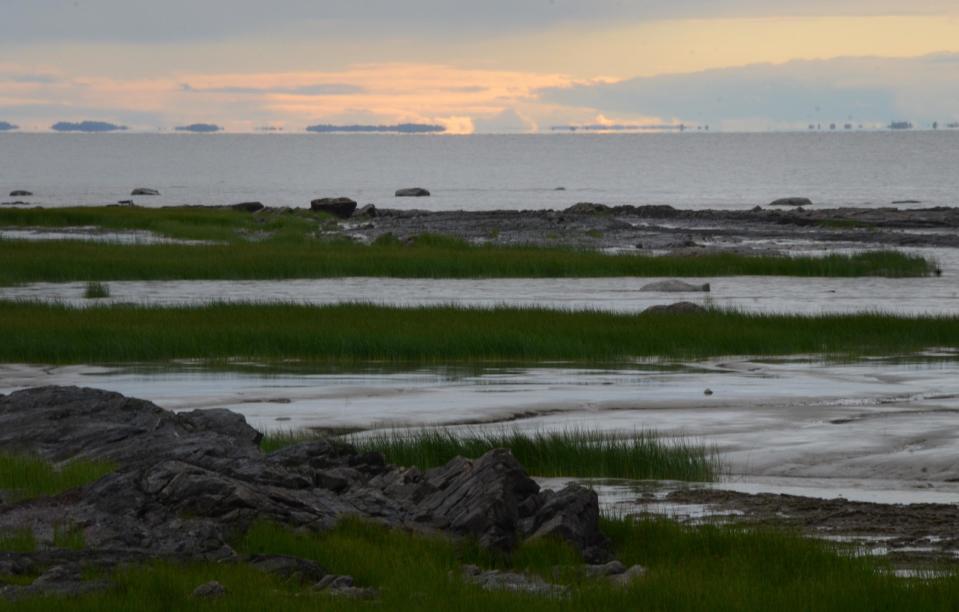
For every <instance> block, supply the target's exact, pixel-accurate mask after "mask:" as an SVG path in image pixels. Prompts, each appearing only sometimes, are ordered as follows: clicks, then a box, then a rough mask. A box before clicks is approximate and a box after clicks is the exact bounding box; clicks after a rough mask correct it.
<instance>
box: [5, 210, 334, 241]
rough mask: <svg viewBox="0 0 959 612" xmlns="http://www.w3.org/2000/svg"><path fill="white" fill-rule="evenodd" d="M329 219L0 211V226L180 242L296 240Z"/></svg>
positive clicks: (299, 213) (302, 213) (303, 214)
mask: <svg viewBox="0 0 959 612" xmlns="http://www.w3.org/2000/svg"><path fill="white" fill-rule="evenodd" d="M328 222H329V217H328V216H327V215H325V214H317V213H312V212H310V211H307V210H296V211H291V212H290V213H287V214H276V215H262V216H261V215H251V214H250V213H246V212H239V211H235V210H230V209H219V208H211V207H186V206H181V207H166V208H129V207H124V206H111V207H107V206H81V207H69V208H20V209H16V208H11V209H0V227H39V228H64V227H91V226H92V227H97V228H100V229H104V230H112V231H122V230H144V231H150V232H154V233H156V234H159V235H161V236H165V237H168V238H177V239H183V240H221V241H237V240H242V239H243V237H244V236H245V235H248V234H249V233H250V232H254V231H256V232H269V233H272V234H274V235H275V236H277V237H281V238H284V239H295V238H300V237H303V236H305V235H307V234H308V233H310V232H312V231H314V230H315V229H317V228H318V227H322V226H326V225H327V224H328Z"/></svg>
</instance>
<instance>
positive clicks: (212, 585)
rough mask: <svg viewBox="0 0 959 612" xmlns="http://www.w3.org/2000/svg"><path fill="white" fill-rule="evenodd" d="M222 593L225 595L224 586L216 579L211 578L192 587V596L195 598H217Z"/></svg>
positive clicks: (221, 595)
mask: <svg viewBox="0 0 959 612" xmlns="http://www.w3.org/2000/svg"><path fill="white" fill-rule="evenodd" d="M224 595H226V587H225V586H223V585H222V584H220V583H219V582H217V581H216V580H211V581H210V582H207V583H206V584H201V585H200V586H198V587H197V588H195V589H193V597H195V598H196V599H219V598H220V597H223V596H224Z"/></svg>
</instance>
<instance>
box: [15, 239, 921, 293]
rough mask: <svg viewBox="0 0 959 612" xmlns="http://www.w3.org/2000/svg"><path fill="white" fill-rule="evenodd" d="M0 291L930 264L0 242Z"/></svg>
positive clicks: (818, 271)
mask: <svg viewBox="0 0 959 612" xmlns="http://www.w3.org/2000/svg"><path fill="white" fill-rule="evenodd" d="M0 261H3V265H2V266H0V285H11V284H17V283H27V282H41V281H42V282H67V281H115V280H182V279H198V280H255V279H289V278H342V277H395V278H585V277H650V276H655V277H666V276H669V277H689V276H694V277H707V276H740V275H751V276H765V275H779V276H805V277H810V276H816V277H856V276H889V277H907V276H927V275H930V274H932V273H933V272H934V271H935V269H936V266H935V264H934V263H933V262H930V261H928V260H926V259H924V258H922V257H920V256H916V255H908V254H904V253H900V252H896V251H873V252H868V253H859V254H852V255H847V254H832V255H827V256H823V257H787V256H747V255H738V254H732V253H730V254H707V255H698V256H668V255H663V256H651V255H644V254H623V255H608V254H604V253H600V252H597V251H591V250H575V249H572V248H553V247H533V246H495V245H482V246H470V245H467V244H465V243H463V242H462V241H459V240H456V239H450V238H442V237H436V236H425V237H420V238H419V239H417V240H413V241H412V243H410V244H407V243H403V242H400V241H397V240H395V239H393V240H381V241H377V244H374V245H371V246H364V245H359V244H355V243H352V242H349V241H346V240H333V239H326V240H318V239H312V238H311V239H297V240H284V239H274V240H266V241H262V242H243V243H229V244H214V245H181V244H154V245H122V244H106V243H93V242H84V241H58V242H57V243H56V244H50V243H48V242H42V241H29V240H4V241H0Z"/></svg>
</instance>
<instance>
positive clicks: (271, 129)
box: [256, 125, 283, 132]
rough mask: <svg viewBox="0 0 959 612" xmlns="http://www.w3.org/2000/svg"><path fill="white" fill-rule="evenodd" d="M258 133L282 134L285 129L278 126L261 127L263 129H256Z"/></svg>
mask: <svg viewBox="0 0 959 612" xmlns="http://www.w3.org/2000/svg"><path fill="white" fill-rule="evenodd" d="M256 131H257V132H282V131H283V128H281V127H276V126H273V125H264V126H261V127H258V128H256Z"/></svg>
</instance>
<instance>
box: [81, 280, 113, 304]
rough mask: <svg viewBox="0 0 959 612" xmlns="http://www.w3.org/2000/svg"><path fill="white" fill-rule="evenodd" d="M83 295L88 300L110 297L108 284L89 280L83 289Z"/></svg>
mask: <svg viewBox="0 0 959 612" xmlns="http://www.w3.org/2000/svg"><path fill="white" fill-rule="evenodd" d="M83 297H84V298H86V299H88V300H98V299H102V298H108V297H110V286H109V285H107V284H106V283H100V282H96V281H93V282H89V283H87V286H86V287H85V288H84V290H83Z"/></svg>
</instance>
